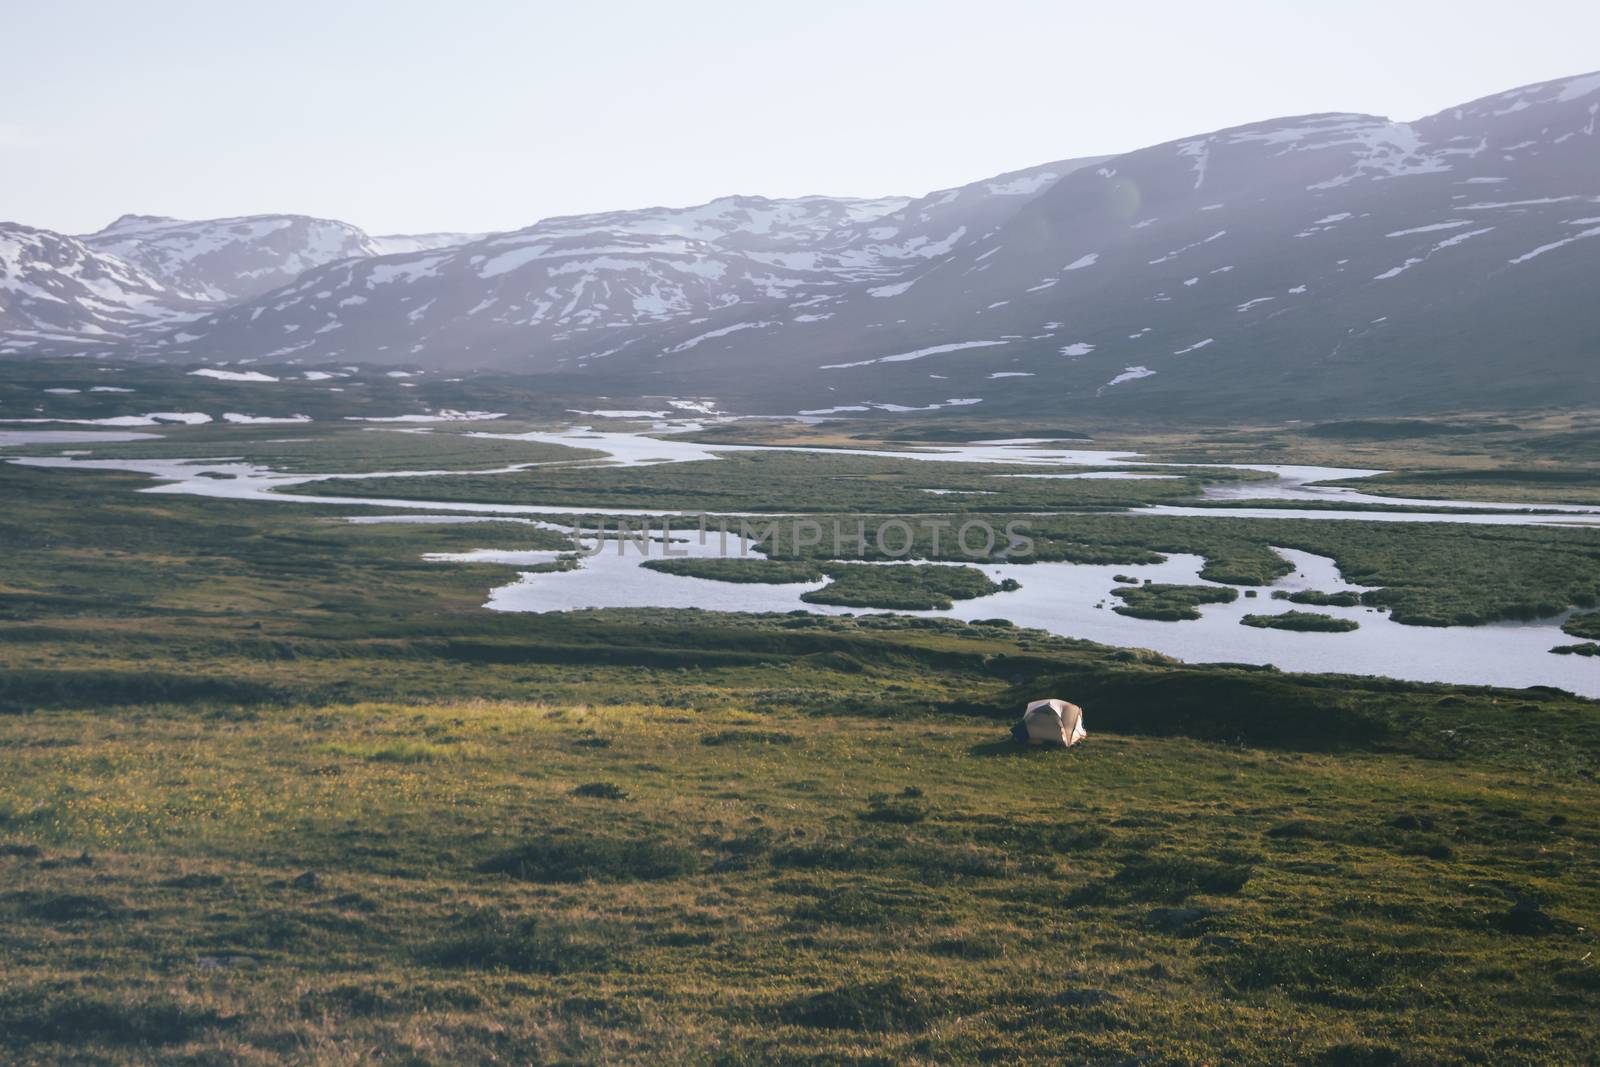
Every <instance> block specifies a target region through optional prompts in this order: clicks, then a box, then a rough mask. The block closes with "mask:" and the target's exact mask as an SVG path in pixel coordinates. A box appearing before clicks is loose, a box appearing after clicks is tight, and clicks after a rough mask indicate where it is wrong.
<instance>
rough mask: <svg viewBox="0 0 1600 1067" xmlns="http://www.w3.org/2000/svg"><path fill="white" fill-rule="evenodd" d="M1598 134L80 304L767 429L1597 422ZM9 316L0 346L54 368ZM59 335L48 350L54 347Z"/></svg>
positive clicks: (774, 205) (136, 243)
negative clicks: (1029, 415)
mask: <svg viewBox="0 0 1600 1067" xmlns="http://www.w3.org/2000/svg"><path fill="white" fill-rule="evenodd" d="M1597 123H1600V74H1590V75H1584V76H1580V77H1573V78H1566V79H1562V80H1559V81H1553V82H1547V83H1542V84H1539V85H1534V86H1527V87H1523V88H1520V89H1515V90H1512V91H1510V92H1506V93H1501V94H1498V95H1496V96H1493V97H1488V98H1485V99H1483V100H1478V101H1474V102H1471V103H1468V104H1463V105H1461V106H1460V107H1456V108H1451V109H1449V110H1447V111H1444V112H1441V113H1440V114H1438V115H1434V116H1431V117H1428V118H1424V119H1420V120H1417V121H1414V122H1393V121H1390V120H1388V119H1384V118H1379V117H1376V116H1370V115H1356V114H1342V113H1341V114H1319V115H1308V116H1300V117H1295V118H1284V119H1275V120H1271V121H1267V122H1261V123H1255V124H1251V125H1247V126H1241V127H1236V128H1232V129H1226V130H1219V131H1214V132H1211V133H1204V134H1197V135H1195V136H1191V137H1185V138H1182V139H1179V140H1177V141H1173V142H1170V143H1167V144H1162V145H1156V146H1153V147H1150V148H1145V149H1141V150H1138V151H1135V152H1130V153H1126V154H1124V155H1120V156H1116V157H1107V158H1097V159H1090V160H1073V161H1066V162H1062V163H1057V164H1047V165H1045V166H1042V167H1037V168H1033V169H1031V170H1026V171H1019V172H1016V173H1012V174H1006V175H1001V176H998V177H995V178H990V179H986V180H984V181H980V182H975V183H972V184H971V185H967V186H963V187H960V188H958V189H951V190H943V191H940V192H936V193H932V194H929V195H927V196H924V197H920V198H917V199H914V200H906V199H901V198H887V199H877V200H851V199H840V198H827V197H806V198H801V199H796V200H767V199H763V198H760V197H727V198H723V199H720V200H715V201H712V202H710V203H708V204H702V205H698V206H695V207H690V208H650V209H643V210H637V211H619V212H608V213H602V214H595V215H584V216H570V217H562V218H552V219H546V220H544V221H542V222H539V223H536V224H535V225H532V226H529V227H527V228H525V229H522V230H517V231H513V232H509V233H503V234H495V235H490V236H476V237H475V236H472V235H455V234H448V235H429V236H427V237H417V238H376V239H375V238H370V237H367V236H366V235H364V234H361V233H360V231H357V230H354V228H353V227H344V228H343V229H342V230H341V229H340V227H342V226H343V224H339V223H323V224H315V220H303V221H304V222H305V223H306V224H307V226H306V227H305V228H301V229H295V228H293V227H284V228H282V229H281V230H272V229H256V228H253V227H251V226H247V227H245V230H244V231H241V232H240V233H239V234H238V235H236V236H237V237H238V238H239V241H240V244H239V247H234V245H233V244H231V243H229V241H227V240H224V238H223V237H222V236H220V235H221V234H223V233H225V232H226V231H227V229H228V226H229V225H230V224H241V223H251V224H259V225H260V226H262V227H264V226H265V225H266V223H265V222H263V221H262V220H223V221H222V222H221V223H209V224H179V223H170V222H159V223H157V222H152V221H151V220H132V221H130V220H119V223H118V224H114V225H113V226H112V227H110V228H108V230H107V231H102V233H101V234H98V235H91V238H89V239H86V241H93V242H96V243H95V244H94V245H93V246H91V247H88V248H85V246H84V244H81V243H80V244H77V246H76V247H77V248H78V249H80V254H89V255H99V256H101V258H102V260H107V262H102V263H101V264H100V266H99V269H100V270H103V271H113V272H115V268H112V267H111V266H110V265H109V264H110V262H121V260H115V261H110V260H109V257H108V256H107V253H114V254H115V255H116V256H120V257H125V258H126V259H127V261H128V262H127V263H126V264H124V268H125V273H126V277H127V278H128V279H130V282H129V284H128V285H127V286H126V288H127V291H128V293H129V297H128V299H129V300H130V301H132V302H134V303H135V304H137V306H139V307H142V308H145V309H153V308H160V309H163V310H162V311H161V314H166V315H173V314H193V312H192V310H189V309H190V308H191V307H192V305H186V304H185V303H184V302H185V301H186V300H191V299H209V300H211V301H212V304H211V305H210V308H209V310H207V311H206V313H205V314H204V315H202V316H200V317H198V318H195V319H194V320H193V321H184V322H182V323H163V324H161V325H158V326H155V327H145V328H142V329H141V328H140V327H141V325H142V324H145V323H149V322H151V321H152V320H158V321H159V318H160V316H159V315H155V314H147V313H140V314H135V313H133V312H131V311H127V310H126V309H124V311H122V312H118V313H117V314H113V313H112V306H113V305H115V303H116V301H115V299H113V297H112V296H109V295H106V293H109V290H107V291H106V293H100V294H98V295H95V294H93V293H91V294H90V297H89V298H90V299H93V300H98V301H99V302H100V303H99V304H98V305H95V306H97V307H98V308H99V309H100V313H101V317H102V318H103V319H104V320H105V321H98V320H95V321H89V322H88V325H89V327H92V328H97V329H100V330H102V331H106V332H107V334H108V335H109V334H113V333H115V331H116V330H118V329H121V330H122V332H123V336H125V337H126V338H128V340H127V341H126V343H125V344H124V345H123V347H122V349H121V350H122V351H124V352H128V353H132V354H141V355H152V356H157V357H161V358H167V359H172V360H190V361H221V360H236V359H240V358H251V359H258V360H295V361H303V362H307V363H320V362H335V361H337V362H350V361H355V360H373V361H380V362H381V361H393V362H404V363H408V364H421V365H426V366H436V367H450V368H466V367H473V366H491V367H498V368H502V369H513V370H524V371H528V372H533V373H544V372H559V373H562V374H578V375H583V376H587V378H588V379H589V380H591V381H592V382H593V383H594V385H595V387H596V389H597V390H600V391H610V390H616V389H634V390H635V391H637V390H638V389H640V388H644V389H647V390H648V391H650V392H677V393H682V394H685V395H688V394H695V395H701V394H706V393H711V394H714V395H717V396H719V397H720V398H723V399H724V400H725V401H726V402H729V403H732V404H736V405H738V406H742V407H744V408H746V409H754V410H766V411H796V410H802V411H840V410H842V411H857V410H872V409H874V408H878V409H890V410H894V409H927V408H935V407H946V406H964V407H972V406H975V405H982V408H981V410H985V411H1017V410H1024V409H1030V410H1037V408H1039V407H1040V406H1041V405H1054V406H1062V405H1068V406H1078V405H1095V406H1098V407H1103V408H1107V409H1118V408H1124V407H1136V408H1140V409H1144V410H1160V409H1168V410H1177V409H1186V410H1199V409H1203V410H1206V411H1214V412H1217V413H1219V414H1220V413H1223V412H1226V411H1230V410H1232V411H1239V412H1243V411H1249V412H1254V413H1276V414H1284V415H1293V416H1300V415H1305V414H1313V415H1316V414H1331V413H1335V412H1351V411H1358V410H1374V409H1383V408H1389V409H1395V410H1399V409H1411V410H1419V409H1425V408H1435V409H1437V408H1445V407H1451V406H1474V405H1476V406H1483V405H1486V404H1487V405H1492V406H1511V405H1516V404H1537V403H1544V402H1551V401H1560V402H1566V403H1571V402H1577V401H1582V402H1587V403H1594V402H1600V375H1596V374H1595V373H1594V372H1593V370H1592V361H1593V359H1594V357H1595V355H1596V348H1597V347H1600V302H1596V301H1595V300H1593V299H1592V298H1591V294H1590V290H1591V289H1592V285H1593V283H1592V282H1591V281H1590V279H1592V278H1595V277H1600V240H1595V239H1594V238H1597V237H1600V135H1597V130H1596V127H1597ZM269 218H275V219H287V218H289V217H288V216H282V217H269ZM196 225H198V226H202V227H211V228H212V229H209V230H206V231H205V232H204V233H201V234H197V233H195V231H193V229H192V227H194V226H196ZM184 227H191V229H184ZM319 227H325V228H319ZM346 230H347V231H350V232H349V233H345V231H346ZM29 232H32V233H41V232H42V231H29ZM280 232H282V233H283V234H284V237H283V238H282V239H281V240H280V241H279V243H277V244H273V243H272V238H273V235H274V234H278V233H280ZM168 234H170V235H172V237H173V240H174V241H176V248H177V250H176V251H172V250H170V249H169V248H168V246H167V245H166V244H164V243H163V242H164V240H165V236H163V235H168ZM339 234H344V236H345V237H348V238H349V241H348V242H346V241H345V240H344V239H343V238H342V237H340V236H338V235H339ZM178 235H187V236H184V237H183V238H182V240H179V239H178ZM51 236H53V237H56V238H57V239H58V240H59V241H61V242H69V243H70V242H72V239H71V238H61V237H60V236H59V235H51ZM291 238H292V239H291ZM458 238H459V239H460V240H459V241H458V240H457V239H458ZM114 241H115V242H119V243H117V244H115V245H113V244H112V242H114ZM408 242H409V243H408ZM263 247H270V248H272V249H273V254H272V256H269V257H267V258H268V259H269V260H270V261H271V262H272V263H277V264H281V267H275V268H272V269H277V270H279V271H280V275H279V276H280V277H283V278H288V276H289V274H290V273H291V272H296V271H303V272H299V273H295V274H294V276H293V277H292V280H288V281H287V284H284V285H281V287H278V288H274V289H271V290H270V291H265V292H258V293H257V295H254V296H252V297H246V298H243V299H238V298H233V297H219V296H218V294H219V293H228V292H232V291H234V290H240V291H242V289H240V287H242V286H247V285H250V284H253V283H252V282H251V281H250V279H252V278H257V277H265V276H266V275H265V274H262V275H259V276H257V275H254V274H251V273H250V272H251V271H254V270H263V269H266V268H264V267H252V266H250V265H249V264H250V262H251V259H250V257H251V256H252V255H254V254H255V253H254V251H253V250H256V249H260V248H263ZM226 249H232V251H230V252H227V254H226V255H224V254H223V252H224V250H226ZM196 250H198V251H196ZM212 257H216V258H215V259H213V258H212ZM291 257H299V258H294V259H293V260H292V262H291ZM319 257H320V261H319V262H315V263H311V262H310V261H311V260H318V259H319ZM34 262H35V265H36V266H35V271H36V273H37V270H39V269H43V268H39V267H38V266H37V264H38V263H39V262H52V261H49V260H46V259H42V258H41V257H39V256H35V257H34ZM63 262H66V261H65V260H63ZM302 263H310V265H309V267H302V266H301V264H302ZM202 267H204V268H205V269H204V271H202V269H201V268H202ZM51 269H56V268H54V267H53V266H52V268H51ZM61 269H63V270H66V269H68V268H66V267H63V268H61ZM72 269H77V270H80V271H81V270H84V269H88V268H72ZM69 276H70V275H69ZM119 276H120V275H119ZM133 279H137V283H135V282H134V281H132V280H133ZM61 284H62V286H65V285H66V283H65V282H62V283H61ZM230 287H232V288H231V289H230ZM63 291H65V289H63ZM0 297H3V298H4V299H6V300H7V301H8V303H7V304H6V305H5V309H4V313H5V314H6V315H7V316H8V317H7V318H6V319H5V320H4V322H5V328H6V330H7V331H9V332H11V333H12V335H13V336H14V337H15V336H19V335H17V334H16V333H15V331H17V330H19V329H20V330H22V331H24V332H23V333H22V334H21V335H20V336H21V337H22V338H23V339H24V347H26V348H29V349H31V350H39V349H40V348H42V347H47V345H46V342H45V341H44V340H43V339H42V336H41V335H40V333H39V329H38V326H37V324H36V323H33V324H31V325H30V324H29V323H32V322H33V320H32V319H29V320H28V321H27V322H24V321H23V319H22V318H20V317H19V316H18V314H17V312H16V308H15V305H16V303H17V302H16V300H15V299H13V298H12V297H10V296H5V294H4V292H0ZM74 299H75V298H74ZM107 301H110V303H109V304H108V303H107ZM35 303H37V300H35ZM28 306H29V307H32V305H28ZM174 309H177V310H174ZM52 310H55V311H59V312H60V315H65V309H52ZM34 314H36V313H34ZM60 315H58V318H60ZM68 318H70V316H69V317H68ZM68 318H60V321H61V322H62V323H63V325H61V326H59V327H58V328H57V332H58V333H63V334H67V335H72V334H75V333H76V330H75V329H74V328H73V327H71V325H70V322H69V321H68ZM13 322H17V323H22V324H21V325H20V326H13V325H12V323H13ZM119 323H120V324H121V325H119ZM27 331H32V332H27ZM13 347H15V345H13Z"/></svg>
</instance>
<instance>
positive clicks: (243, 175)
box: [0, 0, 1600, 233]
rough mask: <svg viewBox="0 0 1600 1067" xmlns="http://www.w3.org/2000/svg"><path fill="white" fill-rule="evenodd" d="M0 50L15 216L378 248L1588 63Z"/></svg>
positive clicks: (1044, 153)
mask: <svg viewBox="0 0 1600 1067" xmlns="http://www.w3.org/2000/svg"><path fill="white" fill-rule="evenodd" d="M1314 6H1315V7H1317V8H1321V10H1313V7H1314ZM0 38H3V41H4V44H3V49H4V56H5V68H4V76H3V78H4V80H3V83H0V84H3V85H4V88H3V90H0V102H3V106H0V219H11V220H15V221H19V222H25V223H29V224H31V225H36V226H44V227H47V228H50V229H58V230H63V231H66V232H73V233H75V232H84V231H89V230H94V229H98V228H100V227H101V226H104V225H105V224H107V223H109V222H110V221H111V220H112V219H113V218H115V217H116V216H117V215H120V214H122V213H124V212H129V211H133V212H140V213H145V214H157V215H176V216H180V217H187V218H207V217H214V216H224V215H241V214H251V213H258V212H269V211H285V212H297V213H302V214H310V215H321V216H325V217H330V218H338V219H344V220H346V221H348V222H352V223H355V224H356V225H358V226H361V227H363V228H365V229H367V230H368V231H369V232H373V233H390V232H422V231H429V230H468V231H473V230H498V229H512V228H516V227H520V226H525V225H528V224H530V223H532V222H535V221H537V220H538V219H540V218H544V217H547V216H550V215H558V214H571V213H576V212H587V211H602V210H613V209H618V208H629V207H644V206H648V205H652V204H674V205H677V204H691V203H697V202H700V201H704V200H708V199H711V198H713V197H717V196H723V195H727V194H730V193H747V194H759V195H764V196H798V195H804V194H808V193H826V194H832V195H860V196H874V195H883V194H891V193H894V194H908V195H916V194H921V193H925V192H928V191H929V190H932V189H937V188H942V187H946V186H951V185H959V184H963V183H965V182H969V181H973V180H976V179H978V178H982V177H986V176H988V175H991V174H995V173H999V172H1002V171H1006V170H1015V169H1018V168H1021V167H1027V166H1032V165H1034V164H1038V163H1043V162H1047V161H1050V160H1055V159H1064V158H1070V157H1072V156H1080V155H1099V154H1105V153H1112V152H1119V151H1127V150H1130V149H1134V148H1140V147H1143V146H1145V145H1149V144H1156V143H1159V142H1162V141H1166V140H1171V139H1173V138H1176V137H1180V136H1184V135H1187V134H1193V133H1200V132H1206V131H1209V130H1213V129H1218V128H1221V127H1225V126H1231V125H1238V124H1240V123H1244V122H1251V121H1255V120H1258V119H1264V118H1272V117H1276V116H1281V115H1291V114H1303V113H1307V112H1315V111H1362V112H1372V113H1376V114H1380V115H1388V116H1390V117H1392V118H1396V119H1414V118H1420V117H1422V116H1423V115H1427V114H1431V113H1433V112H1436V111H1439V110H1442V109H1443V108H1445V107H1448V106H1450V105H1452V104H1456V103H1461V102H1464V101H1466V100H1470V99H1475V98H1477V97H1480V96H1485V95H1488V94H1491V93H1495V92H1499V91H1501V90H1505V89H1510V88H1513V87H1515V86H1518V85H1523V84H1526V83H1529V82H1536V81H1544V80H1548V79H1552V78H1558V77H1565V76H1568V75H1572V74H1578V73H1583V72H1585V71H1588V70H1592V69H1595V68H1596V67H1600V49H1597V48H1596V44H1595V42H1596V41H1600V4H1595V3H1592V2H1589V3H1582V2H1540V0H1522V2H1519V3H1514V4H1513V3H1507V2H1505V0H1495V2H1479V0H1449V2H1445V0H1387V2H1369V0H1354V2H1345V3H1340V4H1325V5H1309V4H1289V3H1283V2H1281V0H1277V2H1270V3H1268V2H1241V3H1231V4H1204V3H1194V2H1188V3H1167V2H1147V3H1116V2H1114V0H1100V2H1095V3H1067V2H1055V3H1051V2H1046V0H981V2H980V0H970V2H954V0H878V2H874V0H858V2H855V3H849V2H833V0H810V2H807V3H790V4H776V3H764V2H761V0H745V2H743V3H734V2H720V0H717V2H713V0H608V2H606V3H591V4H584V3H571V2H570V0H569V2H566V3H559V4H558V3H549V2H537V3H535V2H515V0H384V2H379V0H359V2H358V0H351V2H343V0H314V2H312V0H274V2H271V3H250V4H245V3H230V2H216V0H209V2H207V0H195V2H186V0H139V2H137V3H130V2H126V0H96V2H89V0H54V2H41V0H0Z"/></svg>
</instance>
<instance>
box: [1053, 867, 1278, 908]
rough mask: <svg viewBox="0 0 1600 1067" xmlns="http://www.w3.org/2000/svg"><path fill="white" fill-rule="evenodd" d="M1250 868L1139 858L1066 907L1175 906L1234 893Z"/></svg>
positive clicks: (1091, 885) (1086, 888)
mask: <svg viewBox="0 0 1600 1067" xmlns="http://www.w3.org/2000/svg"><path fill="white" fill-rule="evenodd" d="M1251 873H1252V870H1251V868H1250V867H1249V866H1246V865H1243V864H1232V863H1212V862H1210V861H1207V860H1191V859H1187V858H1184V857H1181V856H1163V857H1150V858H1144V857H1141V858H1138V859H1133V860H1129V861H1128V862H1126V863H1124V864H1123V865H1122V869H1121V870H1119V871H1117V873H1116V874H1114V875H1112V876H1111V877H1110V878H1109V879H1106V880H1104V881H1100V882H1091V883H1089V884H1088V885H1086V886H1083V887H1082V888H1080V889H1078V890H1075V891H1074V892H1073V893H1072V894H1071V895H1070V896H1069V897H1068V903H1069V904H1114V903H1126V902H1133V901H1140V902H1159V903H1163V904H1177V903H1180V902H1182V901H1185V900H1188V899H1189V898H1190V897H1192V896H1195V895H1197V894H1200V893H1210V894H1215V895H1226V894H1230V893H1237V892H1238V891H1239V890H1241V889H1243V888H1244V884H1245V883H1246V882H1248V881H1249V880H1250V875H1251Z"/></svg>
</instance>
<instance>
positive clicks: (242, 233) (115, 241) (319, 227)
mask: <svg viewBox="0 0 1600 1067" xmlns="http://www.w3.org/2000/svg"><path fill="white" fill-rule="evenodd" d="M80 239H81V240H82V241H83V243H84V244H86V245H88V246H89V247H90V248H93V249H94V250H95V251H97V252H101V253H104V254H106V255H110V256H116V257H117V258H119V259H122V260H124V261H126V262H128V263H130V264H132V265H133V266H136V267H138V268H139V269H140V270H142V271H144V272H145V273H146V274H148V275H150V276H151V277H152V278H156V279H157V280H159V281H160V282H162V283H163V284H164V285H166V286H167V287H168V288H170V289H172V290H173V291H175V292H177V293H179V294H181V295H183V296H186V297H190V298H192V299H195V300H209V301H217V302H223V301H235V300H240V299H243V298H246V297H252V296H256V295H258V294H261V293H265V292H268V291H269V290H272V289H277V288H279V287H280V286H283V285H287V284H288V283H290V282H292V281H294V280H295V279H296V278H298V277H299V276H300V275H301V274H304V273H305V272H306V271H308V270H311V269H312V268H313V267H320V266H322V265H323V264H325V263H333V262H335V261H337V260H341V259H350V258H352V257H368V256H377V255H382V254H384V252H385V251H388V250H390V249H392V248H393V247H394V245H395V243H396V242H399V241H404V240H410V241H417V242H420V241H421V240H423V239H422V238H409V239H408V238H394V237H391V238H385V239H382V241H385V242H388V244H387V245H385V244H382V243H380V241H379V240H375V239H374V238H371V237H368V236H367V235H366V234H365V233H363V232H362V231H361V230H359V229H357V228H356V227H354V226H352V225H350V224H349V223H347V222H335V221H333V220H332V219H314V218H310V217H308V216H305V215H249V216H245V217H241V218H231V219H205V220H202V221H198V222H191V221H188V220H185V219H168V218H161V217H159V216H155V215H124V216H122V217H121V218H119V219H117V221H115V222H113V223H112V224H111V225H109V226H107V227H106V228H105V229H103V230H101V231H99V232H98V233H91V234H85V235H84V236H83V237H82V238H80Z"/></svg>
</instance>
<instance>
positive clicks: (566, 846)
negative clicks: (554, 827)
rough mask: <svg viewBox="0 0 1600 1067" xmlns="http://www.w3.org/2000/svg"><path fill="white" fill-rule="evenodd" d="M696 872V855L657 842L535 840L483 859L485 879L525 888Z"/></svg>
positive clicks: (642, 879)
mask: <svg viewBox="0 0 1600 1067" xmlns="http://www.w3.org/2000/svg"><path fill="white" fill-rule="evenodd" d="M699 869H700V854H699V853H698V852H696V851H695V850H693V849H690V848H686V847H685V846H683V845H679V844H676V843H674V842H669V841H662V840H659V839H650V838H638V839H625V838H614V837H539V838H535V839H534V840H532V841H528V842H525V843H523V844H520V845H517V846H516V847H515V848H511V849H507V850H506V851H504V852H501V853H498V854H496V855H494V856H491V857H489V858H488V859H486V860H484V861H483V862H482V863H480V864H479V865H478V870H479V871H481V872H483V873H485V874H508V875H511V876H512V877H513V878H521V879H523V880H524V881H528V882H550V883H563V882H583V881H590V880H593V881H599V882H634V881H653V880H655V879H659V878H677V877H680V876H682V875H685V874H692V873H694V872H695V871H697V870H699Z"/></svg>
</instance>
